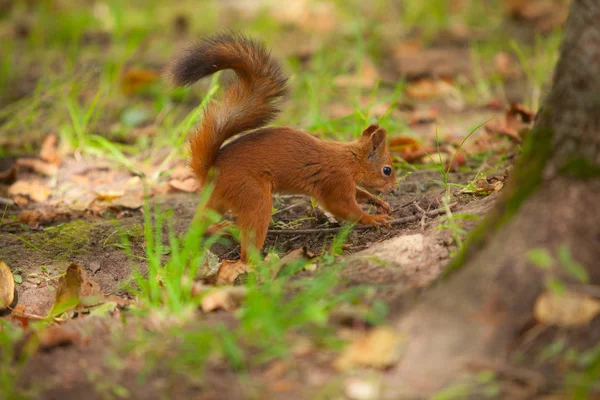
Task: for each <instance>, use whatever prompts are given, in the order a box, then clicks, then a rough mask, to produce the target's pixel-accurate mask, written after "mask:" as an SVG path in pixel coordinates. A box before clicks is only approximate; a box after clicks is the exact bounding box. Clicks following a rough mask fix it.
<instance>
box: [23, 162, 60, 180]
mask: <svg viewBox="0 0 600 400" xmlns="http://www.w3.org/2000/svg"><path fill="white" fill-rule="evenodd" d="M17 165H18V166H19V167H22V168H27V169H31V170H32V171H35V172H37V173H38V174H42V175H46V176H54V175H56V174H57V172H58V167H57V166H56V165H55V164H50V163H47V162H45V161H42V160H38V159H37V158H19V159H18V160H17Z"/></svg>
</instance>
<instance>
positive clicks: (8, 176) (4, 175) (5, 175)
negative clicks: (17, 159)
mask: <svg viewBox="0 0 600 400" xmlns="http://www.w3.org/2000/svg"><path fill="white" fill-rule="evenodd" d="M17 169H18V168H17V165H16V164H13V165H12V166H11V167H10V169H7V170H6V171H0V183H13V182H14V181H15V179H17Z"/></svg>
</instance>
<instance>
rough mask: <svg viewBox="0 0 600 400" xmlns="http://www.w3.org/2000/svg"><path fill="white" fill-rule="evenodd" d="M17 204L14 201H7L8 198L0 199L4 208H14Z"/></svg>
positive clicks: (0, 203)
mask: <svg viewBox="0 0 600 400" xmlns="http://www.w3.org/2000/svg"><path fill="white" fill-rule="evenodd" d="M15 204H16V203H15V201H14V200H13V199H7V198H6V197H0V205H3V206H14V205H15Z"/></svg>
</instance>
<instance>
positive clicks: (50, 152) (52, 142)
mask: <svg viewBox="0 0 600 400" xmlns="http://www.w3.org/2000/svg"><path fill="white" fill-rule="evenodd" d="M57 143H58V139H57V138H56V135H48V136H47V137H46V139H44V143H42V148H41V149H40V158H41V159H42V160H44V161H46V162H49V163H50V164H54V165H60V154H58V150H57Z"/></svg>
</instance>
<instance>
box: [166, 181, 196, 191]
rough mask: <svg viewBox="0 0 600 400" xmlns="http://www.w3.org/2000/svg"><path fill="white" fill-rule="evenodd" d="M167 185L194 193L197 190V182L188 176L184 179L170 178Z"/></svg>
mask: <svg viewBox="0 0 600 400" xmlns="http://www.w3.org/2000/svg"><path fill="white" fill-rule="evenodd" d="M169 186H170V187H172V188H173V189H175V190H179V191H181V192H188V193H194V192H196V191H197V190H198V182H196V180H195V179H194V178H189V179H186V180H184V181H180V180H177V179H171V180H170V181H169Z"/></svg>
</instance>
